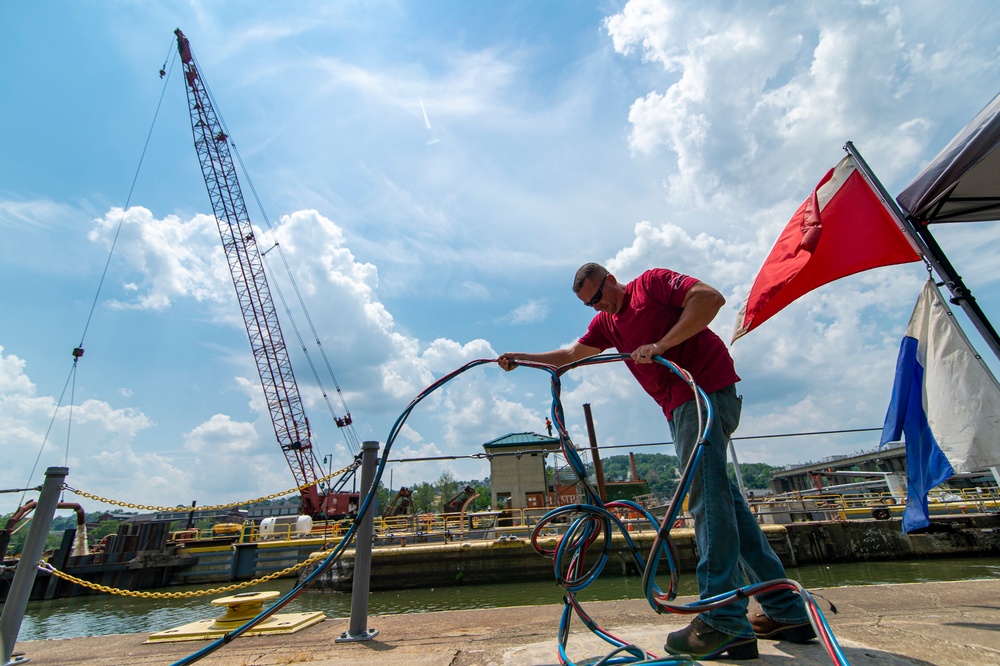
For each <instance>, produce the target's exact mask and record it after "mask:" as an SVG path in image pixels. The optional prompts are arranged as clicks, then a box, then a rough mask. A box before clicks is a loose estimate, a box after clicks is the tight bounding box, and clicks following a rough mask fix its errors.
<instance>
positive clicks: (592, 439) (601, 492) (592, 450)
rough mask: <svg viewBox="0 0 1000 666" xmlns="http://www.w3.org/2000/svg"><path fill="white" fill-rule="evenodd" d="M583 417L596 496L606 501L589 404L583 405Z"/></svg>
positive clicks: (606, 496)
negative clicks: (591, 458) (588, 441)
mask: <svg viewBox="0 0 1000 666" xmlns="http://www.w3.org/2000/svg"><path fill="white" fill-rule="evenodd" d="M583 416H584V418H585V420H586V422H587V436H588V437H589V438H590V455H591V456H592V457H593V459H594V477H595V478H596V479H597V494H598V495H600V496H601V501H602V502H607V501H608V491H607V488H606V487H605V485H604V465H603V464H602V463H601V454H600V452H599V451H598V450H597V433H596V432H595V431H594V417H593V415H591V413H590V403H589V402H585V403H583Z"/></svg>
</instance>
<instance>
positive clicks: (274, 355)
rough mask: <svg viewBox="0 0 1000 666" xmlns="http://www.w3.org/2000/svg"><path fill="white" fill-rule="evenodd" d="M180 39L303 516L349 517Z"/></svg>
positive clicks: (217, 125)
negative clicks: (324, 478)
mask: <svg viewBox="0 0 1000 666" xmlns="http://www.w3.org/2000/svg"><path fill="white" fill-rule="evenodd" d="M174 34H175V35H177V50H178V52H179V53H180V57H181V63H182V65H183V68H184V82H185V89H186V90H187V99H188V108H189V111H190V114H191V129H192V132H193V133H194V145H195V151H196V152H197V153H198V160H199V162H200V163H201V171H202V175H203V176H204V178H205V186H206V187H207V188H208V196H209V199H211V202H212V208H213V210H214V212H215V220H216V223H217V224H218V227H219V235H220V236H221V237H222V247H223V249H224V251H225V254H226V259H227V261H228V262H229V269H230V272H231V273H232V278H233V286H234V287H235V288H236V296H237V299H238V301H239V305H240V310H241V311H242V313H243V321H244V323H245V324H246V329H247V335H248V336H249V338H250V347H251V350H252V351H253V356H254V360H255V361H256V363H257V372H258V374H259V375H260V381H261V385H262V386H263V388H264V397H265V399H266V402H267V408H268V410H269V412H270V415H271V423H272V424H273V426H274V434H275V437H277V440H278V444H279V445H280V446H281V450H282V451H283V452H284V454H285V459H286V460H287V461H288V466H289V468H291V470H292V474H293V476H294V478H295V483H296V485H298V486H299V487H300V489H301V495H302V512H303V513H304V514H306V515H310V516H313V517H319V518H326V517H334V516H343V515H347V514H348V513H349V512H350V509H349V504H350V500H351V499H352V498H353V499H354V506H355V507H356V506H357V494H356V493H333V492H328V493H326V494H325V495H321V494H320V491H319V488H317V485H316V481H317V479H318V478H319V475H318V474H317V471H316V470H317V466H318V465H317V460H316V455H315V453H314V451H313V444H312V433H311V432H310V429H309V420H308V419H307V418H306V415H305V411H304V410H303V407H302V397H301V395H300V394H299V388H298V384H297V383H296V381H295V376H294V375H293V374H292V366H291V362H290V361H289V357H288V349H287V347H286V346H285V340H284V338H283V337H282V334H281V326H280V325H279V323H278V316H277V311H276V309H275V307H274V301H273V300H272V298H271V291H270V289H269V288H268V284H267V278H266V276H265V274H264V263H263V259H262V256H261V253H260V250H259V249H258V247H257V241H256V239H255V238H254V231H253V227H252V225H251V224H250V218H249V216H248V215H247V210H246V203H245V202H244V200H243V193H242V191H241V189H240V184H239V181H238V180H237V178H236V168H235V166H234V164H233V159H232V154H231V152H230V149H229V137H228V136H227V135H226V133H225V132H224V131H223V128H222V124H221V122H220V121H219V117H218V115H217V114H216V112H215V108H214V107H213V105H212V101H211V99H210V97H209V94H208V90H207V88H206V87H205V84H204V82H203V81H202V78H201V74H200V73H199V72H198V69H197V66H196V64H195V61H194V57H193V55H192V53H191V45H190V44H189V42H188V40H187V37H185V36H184V33H183V32H181V30H180V29H179V28H178V29H177V30H175V31H174Z"/></svg>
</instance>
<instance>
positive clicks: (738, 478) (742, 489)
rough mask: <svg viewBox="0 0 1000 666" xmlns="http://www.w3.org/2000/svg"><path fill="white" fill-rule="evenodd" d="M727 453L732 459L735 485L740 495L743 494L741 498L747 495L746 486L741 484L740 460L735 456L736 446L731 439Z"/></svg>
mask: <svg viewBox="0 0 1000 666" xmlns="http://www.w3.org/2000/svg"><path fill="white" fill-rule="evenodd" d="M729 455H730V456H731V457H732V459H733V470H734V471H735V472H736V485H737V486H738V487H739V489H740V495H743V499H746V497H747V489H746V486H745V485H743V472H742V471H741V470H740V461H739V459H738V458H737V457H736V447H735V446H733V440H731V439H730V440H729Z"/></svg>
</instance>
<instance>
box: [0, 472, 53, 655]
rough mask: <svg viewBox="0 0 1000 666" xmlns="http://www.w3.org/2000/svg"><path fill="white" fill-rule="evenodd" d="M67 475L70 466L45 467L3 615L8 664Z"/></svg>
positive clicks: (0, 634) (0, 631)
mask: <svg viewBox="0 0 1000 666" xmlns="http://www.w3.org/2000/svg"><path fill="white" fill-rule="evenodd" d="M67 474H69V468H68V467H49V468H48V469H47V470H45V483H44V484H42V493H41V495H39V497H38V505H37V506H36V507H35V515H34V517H33V518H32V519H31V525H30V526H29V527H28V536H27V538H26V539H25V540H24V549H23V550H22V551H21V558H20V559H19V560H18V562H17V570H16V571H15V572H14V581H13V582H12V583H11V586H10V592H9V593H8V594H7V601H6V602H4V605H3V613H2V614H0V639H2V640H0V644H2V646H3V655H2V656H3V662H2V663H4V664H6V663H8V662H9V661H10V656H11V655H12V654H14V643H15V642H17V634H18V632H20V631H21V621H22V620H23V619H24V609H25V608H26V607H27V606H28V599H29V597H31V588H32V587H33V586H34V584H35V574H36V573H38V561H39V559H41V557H42V551H44V550H45V541H46V539H48V537H49V529H50V528H51V527H52V518H53V516H55V514H56V505H57V504H58V503H59V492H60V491H61V490H62V487H63V481H64V480H65V478H66V475H67Z"/></svg>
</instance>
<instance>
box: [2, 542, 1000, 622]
mask: <svg viewBox="0 0 1000 666" xmlns="http://www.w3.org/2000/svg"><path fill="white" fill-rule="evenodd" d="M787 574H788V577H789V578H791V579H793V580H797V581H798V582H800V583H801V584H802V585H804V586H805V587H806V588H809V589H812V588H823V587H839V586H845V585H875V584H881V583H922V582H931V581H949V580H977V579H983V578H1000V560H997V559H996V558H992V557H983V558H967V559H934V560H917V561H906V562H857V563H851V564H832V565H812V566H805V567H790V568H788V569H787ZM666 582H667V581H666V578H665V577H664V578H663V584H664V585H666ZM294 584H295V583H294V580H293V579H282V580H277V581H271V582H269V583H265V584H263V585H260V586H257V587H256V588H251V590H250V591H254V592H262V591H267V590H275V591H278V592H281V593H285V592H287V591H289V590H291V589H292V588H293V587H294ZM196 589H198V588H193V587H192V588H185V587H171V588H167V589H165V590H162V591H164V592H183V591H186V590H196ZM240 591H247V590H238V591H235V592H226V593H221V594H216V595H214V596H199V597H188V598H183V599H133V598H129V597H122V596H114V595H94V596H87V597H74V598H70V599H58V600H54V601H32V602H30V603H29V604H28V608H27V611H26V613H25V617H24V621H23V622H22V624H21V631H20V634H19V635H18V639H19V640H22V641H30V640H42V639H54V638H76V637H80V636H102V635H106V634H123V633H136V632H146V631H149V632H156V631H164V630H166V629H171V628H174V627H177V626H180V625H183V624H188V623H190V622H196V621H198V620H206V619H214V618H216V617H219V616H220V615H221V614H222V612H223V610H224V609H222V608H220V607H218V606H212V605H210V603H209V602H210V601H211V599H215V598H219V597H223V596H230V595H233V594H237V593H238V592H240ZM678 593H679V594H680V595H694V594H697V584H696V582H695V579H694V575H693V574H683V575H681V578H680V586H679V592H678ZM562 596H563V595H562V590H561V589H560V588H559V587H558V586H557V585H556V584H555V582H552V583H548V582H524V583H519V582H512V583H506V584H502V585H467V586H459V587H447V588H430V589H418V590H400V591H398V592H372V593H371V597H370V600H369V605H368V612H369V615H370V616H375V615H389V614H400V613H429V612H433V611H443V610H464V609H474V608H500V607H507V606H524V605H531V604H559V603H562V601H561V600H562ZM642 596H643V594H642V581H641V579H640V578H638V577H622V576H617V575H611V574H610V573H605V574H604V576H602V577H601V578H599V579H598V580H597V581H595V582H594V583H593V584H592V585H591V586H590V587H588V588H587V589H586V590H584V591H583V592H581V593H580V594H579V595H578V597H577V598H578V599H580V601H582V602H584V603H586V602H587V601H606V600H612V599H641V598H642ZM312 611H322V612H323V613H324V614H325V615H326V617H327V618H328V621H329V620H330V619H333V618H345V619H342V620H334V621H338V622H343V624H344V630H345V631H346V630H347V628H348V624H349V623H348V621H347V619H346V618H349V617H350V614H351V597H350V595H349V594H341V593H329V592H324V593H318V592H309V591H306V592H304V593H302V594H301V595H299V597H298V598H297V599H295V600H294V601H292V602H291V603H289V604H288V605H287V606H285V607H284V608H283V609H282V611H281V612H287V613H303V612H312ZM650 612H651V613H652V612H653V611H652V610H650ZM369 624H370V625H371V626H373V627H374V628H376V629H377V628H378V622H377V620H375V621H370V622H369Z"/></svg>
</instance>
